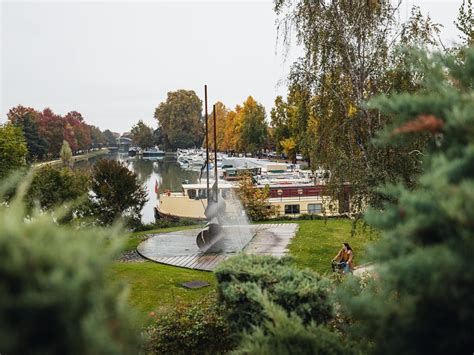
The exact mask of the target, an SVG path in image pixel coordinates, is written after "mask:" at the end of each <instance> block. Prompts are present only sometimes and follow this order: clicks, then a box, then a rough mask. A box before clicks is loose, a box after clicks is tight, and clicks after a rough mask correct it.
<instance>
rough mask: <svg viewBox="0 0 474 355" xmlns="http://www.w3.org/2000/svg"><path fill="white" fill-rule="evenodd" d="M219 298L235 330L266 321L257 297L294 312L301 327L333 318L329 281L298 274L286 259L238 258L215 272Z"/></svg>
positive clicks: (300, 272) (247, 256) (310, 274)
mask: <svg viewBox="0 0 474 355" xmlns="http://www.w3.org/2000/svg"><path fill="white" fill-rule="evenodd" d="M215 274H216V277H217V281H218V291H219V297H220V301H221V302H222V304H223V305H224V306H225V308H226V309H227V312H228V319H229V321H230V322H231V325H232V326H233V327H234V329H238V330H243V329H249V328H250V327H251V326H252V325H260V324H262V322H263V321H264V320H265V319H266V317H265V314H264V311H263V307H262V305H261V302H260V301H259V298H258V295H259V294H260V293H261V292H262V291H265V292H266V293H267V294H268V297H269V299H270V301H272V302H275V303H276V304H278V305H279V306H281V307H282V308H283V309H284V310H286V311H287V312H294V313H295V314H296V315H298V316H299V317H301V319H302V321H303V323H304V324H308V323H310V322H312V321H314V322H316V323H318V324H324V323H326V322H328V321H329V320H331V318H332V306H331V303H330V300H329V281H328V280H326V279H323V278H322V277H320V276H319V275H318V274H316V273H314V272H312V271H310V270H300V269H298V268H296V267H295V266H293V265H292V264H291V262H290V261H289V259H277V258H274V257H270V256H252V255H241V256H237V257H234V258H230V259H229V260H227V261H225V262H224V263H222V264H221V265H220V266H219V267H218V269H217V270H216V271H215Z"/></svg>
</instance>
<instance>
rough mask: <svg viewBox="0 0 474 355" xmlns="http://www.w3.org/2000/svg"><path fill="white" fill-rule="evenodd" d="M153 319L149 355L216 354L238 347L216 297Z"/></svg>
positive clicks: (147, 333) (207, 298) (148, 344)
mask: <svg viewBox="0 0 474 355" xmlns="http://www.w3.org/2000/svg"><path fill="white" fill-rule="evenodd" d="M152 316H154V317H155V319H154V320H153V322H152V324H151V325H150V326H148V328H147V329H146V335H147V336H148V339H147V342H146V345H145V351H146V353H148V354H215V353H225V352H227V351H229V350H231V349H232V348H233V347H234V346H235V344H234V340H233V337H232V336H231V331H230V327H229V324H228V322H227V320H226V319H225V317H224V309H223V307H222V306H220V305H219V304H218V303H217V301H216V299H215V296H212V295H211V296H208V297H206V298H204V299H202V300H200V301H198V302H197V303H195V304H194V305H192V306H190V305H178V306H177V307H176V308H175V309H173V310H172V311H170V312H168V313H166V314H164V315H159V316H155V315H154V314H152Z"/></svg>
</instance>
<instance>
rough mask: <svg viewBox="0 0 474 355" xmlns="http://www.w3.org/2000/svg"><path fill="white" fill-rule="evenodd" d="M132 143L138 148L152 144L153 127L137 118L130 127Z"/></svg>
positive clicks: (151, 145) (148, 146)
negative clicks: (136, 121) (135, 122)
mask: <svg viewBox="0 0 474 355" xmlns="http://www.w3.org/2000/svg"><path fill="white" fill-rule="evenodd" d="M131 133H132V140H133V144H135V145H136V146H138V147H140V148H143V149H145V148H150V147H153V146H154V140H155V139H154V136H153V129H152V128H151V127H149V126H147V125H146V124H145V123H143V121H142V120H139V121H138V123H137V124H136V125H134V126H133V127H132V130H131Z"/></svg>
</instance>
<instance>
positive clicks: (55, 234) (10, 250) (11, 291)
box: [0, 184, 138, 354]
mask: <svg viewBox="0 0 474 355" xmlns="http://www.w3.org/2000/svg"><path fill="white" fill-rule="evenodd" d="M5 188H6V187H5V186H2V190H5ZM25 189H26V187H25V186H24V184H22V185H21V187H20V188H19V189H18V191H20V194H19V195H17V196H16V198H14V199H13V200H12V202H11V203H10V204H9V205H8V206H6V205H3V204H0V225H1V228H0V256H1V258H2V262H1V263H0V275H1V280H2V281H1V285H2V286H1V287H0V299H1V300H2V301H1V302H0V344H1V345H0V347H1V348H2V352H3V353H5V354H131V353H136V352H137V351H138V349H137V343H138V342H137V340H138V336H137V331H136V328H134V326H133V324H134V323H133V322H132V319H131V316H130V314H131V309H130V308H129V307H128V305H127V304H126V303H125V301H126V293H125V290H124V289H122V288H121V287H118V286H117V285H114V284H113V283H111V282H110V280H109V279H108V276H107V270H108V268H109V266H110V264H111V263H112V261H113V260H115V258H116V255H117V253H118V251H119V244H121V243H118V239H117V232H118V230H117V229H116V228H112V229H107V230H97V229H78V228H72V227H67V226H59V225H58V224H57V223H56V222H55V218H56V217H57V216H54V217H53V216H52V215H50V214H48V213H41V214H40V213H33V216H34V217H33V218H31V216H30V218H28V222H27V223H25V221H26V220H27V219H26V217H27V216H25V214H24V207H23V206H22V203H21V201H22V200H23V196H22V192H24V191H25Z"/></svg>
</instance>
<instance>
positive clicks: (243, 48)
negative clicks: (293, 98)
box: [0, 0, 462, 132]
mask: <svg viewBox="0 0 474 355" xmlns="http://www.w3.org/2000/svg"><path fill="white" fill-rule="evenodd" d="M0 1H1V0H0ZM461 2H462V0H445V1H429V0H406V1H405V5H404V7H403V9H402V15H406V13H407V8H408V6H409V5H411V4H418V5H420V6H421V8H422V10H423V11H424V12H429V13H430V15H431V16H432V18H433V20H434V21H435V22H438V23H441V24H443V25H444V29H443V33H442V38H443V40H444V41H445V42H447V43H451V42H453V41H455V40H456V37H457V32H456V30H455V28H454V25H453V21H454V19H455V18H456V16H457V11H458V8H459V6H460V4H461ZM0 11H1V14H0V19H1V24H0V30H1V45H0V50H1V52H0V60H1V62H0V66H1V77H0V81H1V86H0V90H1V95H0V122H5V120H6V113H7V112H8V109H9V108H11V107H13V106H16V105H18V104H22V105H24V106H31V107H34V108H35V109H38V110H42V109H43V108H45V107H50V108H51V109H52V110H53V111H54V112H56V113H59V114H65V113H67V112H68V111H72V110H76V111H79V112H81V113H82V115H83V116H84V118H85V119H86V121H87V122H88V123H90V124H94V125H96V126H99V127H100V128H101V129H106V128H109V129H111V130H113V131H116V132H124V131H127V130H129V129H130V127H131V126H132V125H133V124H134V123H136V122H137V121H138V120H139V119H142V120H144V121H145V122H146V123H147V124H150V125H153V127H156V123H155V121H154V119H153V113H154V108H155V107H156V106H157V105H158V104H159V103H160V102H162V101H164V100H165V99H166V93H167V92H168V91H172V90H177V89H191V90H194V91H196V93H197V94H198V96H200V97H201V98H203V96H204V94H203V86H204V84H206V83H207V85H208V90H209V101H210V103H213V102H215V101H217V100H219V101H222V102H223V103H224V104H225V105H226V106H228V107H231V108H233V107H234V106H235V105H236V104H238V103H242V102H243V101H244V100H245V99H246V97H247V96H248V95H252V96H253V97H254V98H255V99H256V100H257V101H259V102H261V103H262V104H263V105H264V106H265V108H266V110H267V115H268V113H269V111H270V109H271V107H272V104H273V100H274V98H275V96H276V95H278V94H283V95H284V94H285V93H286V88H285V86H284V84H283V85H278V83H279V82H281V81H283V80H284V79H285V77H286V74H287V73H288V70H289V66H290V64H291V61H292V59H294V58H296V56H297V55H298V50H297V49H293V50H292V51H291V52H290V56H289V59H288V60H287V61H286V62H285V61H284V58H283V49H282V48H281V47H276V35H277V33H276V26H275V19H276V18H275V14H274V13H273V3H272V1H270V0H268V1H240V2H238V1H235V2H230V1H220V2H200V1H188V2H181V1H179V2H178V1H173V2H171V1H170V2H153V1H148V2H132V1H130V2H113V1H106V2H91V1H87V2H86V1H84V2H69V1H68V2H62V3H61V2H44V1H32V2H25V1H20V2H19V1H2V3H1V5H0Z"/></svg>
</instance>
